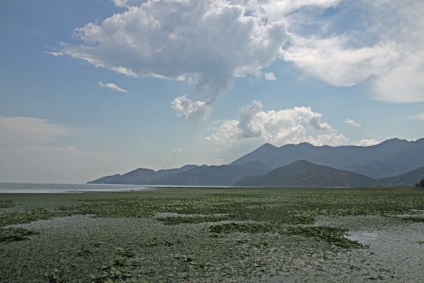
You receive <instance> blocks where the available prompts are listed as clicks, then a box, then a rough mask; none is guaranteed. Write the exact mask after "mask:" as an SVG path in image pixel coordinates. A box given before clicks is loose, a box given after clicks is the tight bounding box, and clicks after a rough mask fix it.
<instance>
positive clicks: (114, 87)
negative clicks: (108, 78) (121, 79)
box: [99, 82, 128, 93]
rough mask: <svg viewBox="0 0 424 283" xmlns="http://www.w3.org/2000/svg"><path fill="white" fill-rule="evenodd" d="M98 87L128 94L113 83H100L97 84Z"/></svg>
mask: <svg viewBox="0 0 424 283" xmlns="http://www.w3.org/2000/svg"><path fill="white" fill-rule="evenodd" d="M99 86H100V87H103V88H108V89H110V90H113V91H117V92H122V93H128V91H126V90H125V89H123V88H120V87H119V86H117V85H116V84H113V83H102V82H99Z"/></svg>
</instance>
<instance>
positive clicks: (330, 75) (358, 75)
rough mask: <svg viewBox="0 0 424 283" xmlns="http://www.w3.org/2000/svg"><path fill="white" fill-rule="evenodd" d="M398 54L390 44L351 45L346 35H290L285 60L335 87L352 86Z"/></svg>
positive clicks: (371, 74) (375, 71) (383, 66)
mask: <svg viewBox="0 0 424 283" xmlns="http://www.w3.org/2000/svg"><path fill="white" fill-rule="evenodd" d="M396 57H397V53H396V51H395V50H393V47H392V46H391V45H390V44H386V45H380V44H379V45H374V46H371V47H363V48H351V47H349V44H348V38H347V37H346V36H334V37H329V38H318V37H315V36H313V37H308V38H303V37H297V36H294V35H293V37H292V41H291V46H290V47H289V48H288V49H287V50H286V51H285V54H284V59H285V60H287V61H290V62H293V63H294V64H295V65H296V66H297V67H299V68H300V69H302V70H304V71H305V72H306V73H307V74H309V75H311V76H313V77H317V78H319V79H321V80H323V81H326V82H328V83H330V84H333V85H337V86H352V85H355V84H358V83H360V82H362V81H365V80H366V79H368V78H370V77H371V76H375V75H377V74H378V73H379V72H380V70H381V69H382V68H385V67H386V66H387V65H388V64H389V63H390V62H391V61H392V60H393V59H394V58H396Z"/></svg>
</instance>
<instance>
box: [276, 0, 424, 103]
mask: <svg viewBox="0 0 424 283" xmlns="http://www.w3.org/2000/svg"><path fill="white" fill-rule="evenodd" d="M343 3H344V5H340V6H339V7H337V8H338V9H340V10H339V11H340V14H341V15H343V12H344V11H343V9H349V14H350V15H355V13H357V17H355V19H356V21H357V22H356V23H355V24H350V23H348V22H346V20H345V19H343V23H344V24H343V26H345V27H344V28H343V29H341V28H340V27H339V26H340V25H339V24H338V22H337V21H336V20H334V19H333V18H336V19H337V17H333V18H332V17H328V18H323V17H320V18H319V20H318V18H314V17H313V15H312V17H307V15H305V14H304V15H303V16H304V17H300V20H298V21H296V20H294V21H290V20H289V24H288V30H289V31H291V32H292V37H291V41H290V42H289V43H288V44H287V46H288V48H287V49H286V50H285V51H284V59H285V60H287V61H290V62H293V63H294V65H295V66H297V67H298V68H300V69H302V70H303V71H304V72H305V74H307V75H310V76H312V77H316V78H319V79H321V80H323V81H325V82H327V83H330V84H332V85H337V86H351V85H355V84H359V83H361V82H367V83H369V86H370V91H371V94H372V95H373V97H374V98H376V99H378V100H382V101H386V102H391V103H416V102H424V94H423V92H422V89H423V88H424V82H423V80H422V78H423V77H424V52H423V51H422V46H423V45H424V34H423V33H422V30H423V29H424V19H423V17H422V16H421V15H422V14H423V13H424V2H423V1H421V0H410V1H408V3H407V4H405V3H403V2H399V1H388V0H382V1H368V0H363V1H362V3H360V2H356V1H352V2H347V1H345V2H343ZM358 3H359V4H358ZM358 7H360V8H358ZM305 17H306V18H305ZM302 21H303V22H306V23H307V24H314V23H315V25H314V26H316V27H322V28H321V29H319V28H315V30H314V32H311V28H310V26H309V29H308V26H307V24H302ZM302 26H305V27H307V28H305V29H304V30H303V29H302ZM305 31H309V32H305Z"/></svg>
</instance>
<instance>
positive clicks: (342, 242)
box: [287, 226, 364, 248]
mask: <svg viewBox="0 0 424 283" xmlns="http://www.w3.org/2000/svg"><path fill="white" fill-rule="evenodd" d="M287 233H289V234H291V235H302V236H305V237H317V238H320V239H322V240H324V241H327V242H328V243H330V244H333V245H335V246H338V247H341V248H363V247H364V246H363V245H362V244H360V243H358V242H356V241H352V240H349V239H348V238H346V235H347V230H345V229H339V228H331V227H301V226H299V227H291V228H289V229H288V230H287Z"/></svg>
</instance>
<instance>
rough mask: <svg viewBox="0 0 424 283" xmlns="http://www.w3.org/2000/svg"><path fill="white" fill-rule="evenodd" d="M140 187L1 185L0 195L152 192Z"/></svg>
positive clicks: (147, 188)
mask: <svg viewBox="0 0 424 283" xmlns="http://www.w3.org/2000/svg"><path fill="white" fill-rule="evenodd" d="M150 189H152V188H149V187H146V186H140V185H102V184H30V183H0V193H22V194H30V193H76V192H123V191H140V190H150Z"/></svg>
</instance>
